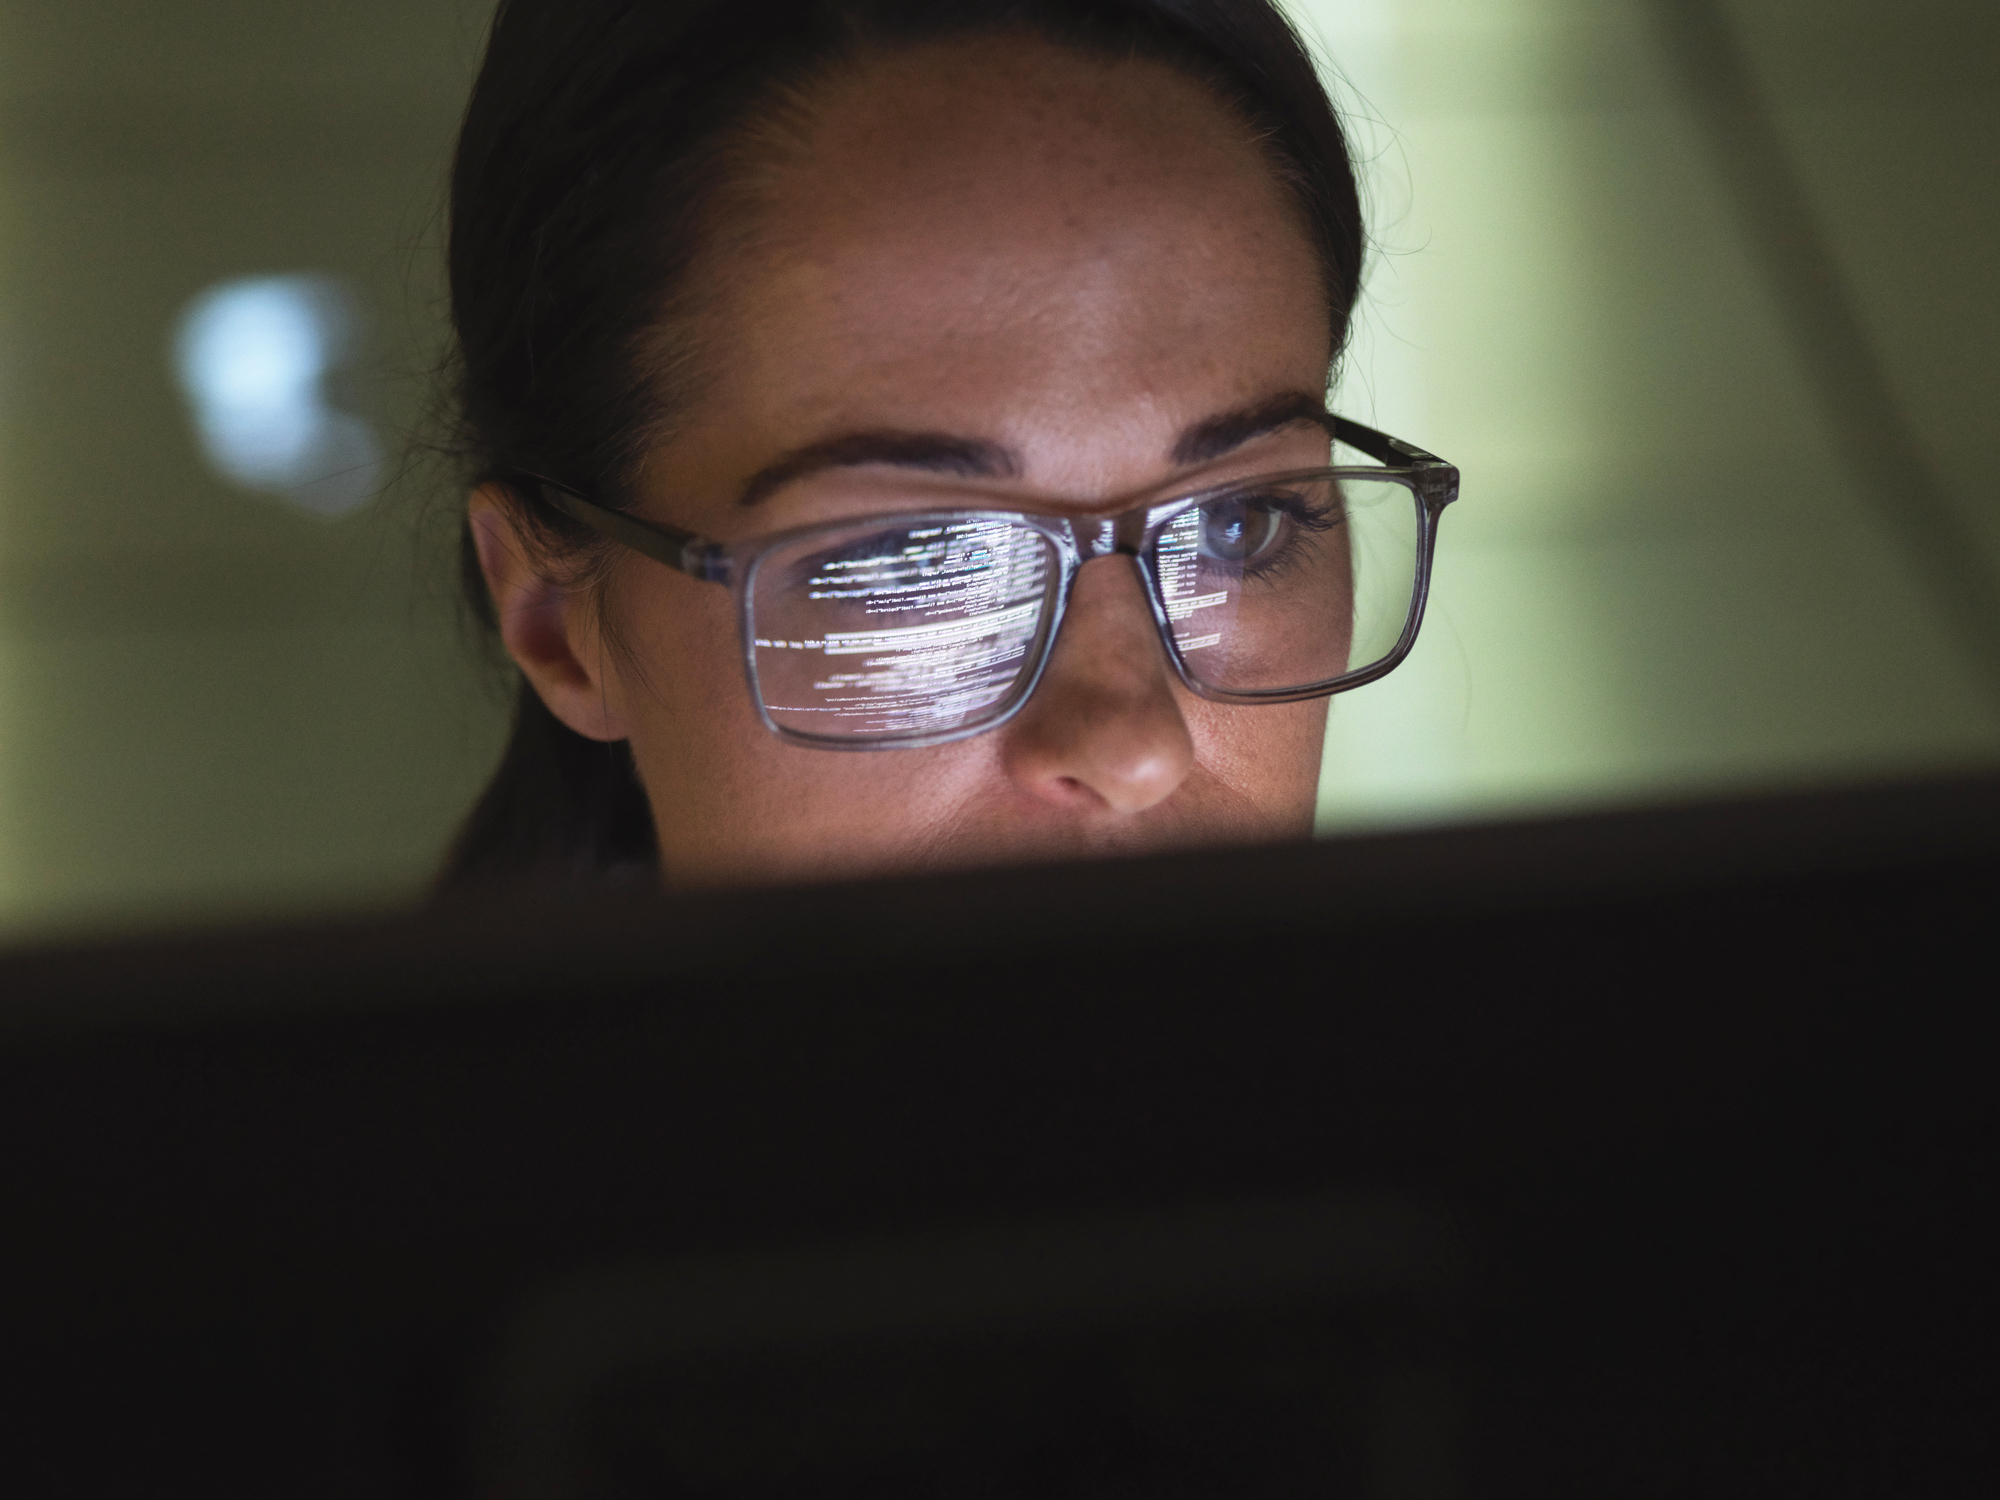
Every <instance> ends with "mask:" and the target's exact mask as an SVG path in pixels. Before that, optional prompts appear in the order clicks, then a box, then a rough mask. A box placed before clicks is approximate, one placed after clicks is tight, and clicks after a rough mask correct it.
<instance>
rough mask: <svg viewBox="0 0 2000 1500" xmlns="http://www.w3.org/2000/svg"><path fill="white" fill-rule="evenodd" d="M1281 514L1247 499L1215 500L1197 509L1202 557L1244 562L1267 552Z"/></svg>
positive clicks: (1276, 537) (1276, 530) (1279, 526)
mask: <svg viewBox="0 0 2000 1500" xmlns="http://www.w3.org/2000/svg"><path fill="white" fill-rule="evenodd" d="M1283 526H1284V516H1283V514H1282V513H1280V512H1279V511H1276V510H1272V509H1270V508H1269V507H1268V506H1264V505H1259V504H1258V503H1256V502H1255V501H1251V500H1218V501H1216V502H1215V503H1214V504H1212V505H1204V506H1203V507H1202V508H1201V536H1200V540H1199V542H1198V543H1197V545H1198V546H1199V548H1200V550H1201V555H1202V556H1203V557H1212V558H1214V559H1215V560H1216V561H1217V562H1225V563H1246V562H1250V561H1253V560H1254V559H1255V558H1257V557H1258V556H1259V555H1260V554H1262V553H1264V552H1266V551H1268V550H1269V549H1270V547H1271V546H1272V544H1273V543H1275V542H1276V541H1277V540H1278V534H1279V532H1280V531H1281V530H1282V529H1283Z"/></svg>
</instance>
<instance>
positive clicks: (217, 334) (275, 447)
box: [174, 275, 382, 515]
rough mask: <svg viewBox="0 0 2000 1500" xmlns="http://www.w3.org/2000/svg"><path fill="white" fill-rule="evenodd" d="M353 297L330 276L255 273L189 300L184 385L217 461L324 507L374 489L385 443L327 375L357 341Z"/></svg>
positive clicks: (180, 346)
mask: <svg viewBox="0 0 2000 1500" xmlns="http://www.w3.org/2000/svg"><path fill="white" fill-rule="evenodd" d="M354 324H355V317H354V301H353V298H352V296H351V295H350V294H349V293H348V291H347V289H346V288H345V287H344V286H343V285H342V284H341V283H340V282H338V281H335V280H333V279H332V278H330V277H326V276H315V275H295V276H253V277H246V278H244V279H242V280H238V281H225V282H222V283H221V284H219V285H217V286H212V287H210V288H209V289H208V290H207V291H204V292H202V293H201V294H200V295H198V296H197V297H195V298H194V299H193V300H192V301H191V302H189V303H188V306H187V310H186V311H185V312H184V313H183V314H182V315H181V321H180V328H179V331H178V335H177V337H176V338H175V341H174V363H175V367H176V370H177V372H178V374H179V376H180V383H181V390H182V392H183V394H185V396H186V397H187V401H188V405H189V407H190V408H191V409H192V414H193V418H194V426H195V432H196V434H197V436H198V437H199V438H200V440H201V446H202V450H203V452H204V453H205V454H206V455H207V457H208V461H209V463H210V464H212V465H213V466H214V468H215V469H216V471H217V472H218V473H220V474H221V475H222V476H223V477H224V478H226V479H228V480H229V481H230V482H231V483H233V484H238V485H241V486H242V487H243V488H244V489H248V490H257V491H260V492H262V493H265V494H271V495H278V496H280V497H282V498H284V499H286V500H289V501H291V502H292V503H294V504H296V505H300V506H303V507H305V508H306V509H307V510H312V511H317V512H319V513H320V514H322V515H339V514H341V513H343V512H345V511H349V510H352V509H354V508H355V507H356V506H358V505H360V504H362V503H363V502H364V501H366V500H367V499H368V498H369V497H370V496H371V495H372V494H373V493H374V492H375V487H376V484H377V482H378V481H379V480H380V478H381V472H382V447H381V444H380V443H379V442H377V440H376V437H375V433H374V431H373V429H372V428H370V427H369V425H368V423H367V422H365V421H363V420H362V419H361V418H360V417H357V416H355V415H353V414H352V413H351V412H345V411H341V410H339V409H338V408H336V407H334V406H332V405H330V404H329V402H328V399H327V391H326V379H327V376H328V375H329V374H330V373H331V372H332V371H334V370H336V369H338V368H339V367H340V366H341V365H342V364H344V363H345V362H346V361H347V359H348V358H349V357H350V355H351V353H352V348H353V343H354Z"/></svg>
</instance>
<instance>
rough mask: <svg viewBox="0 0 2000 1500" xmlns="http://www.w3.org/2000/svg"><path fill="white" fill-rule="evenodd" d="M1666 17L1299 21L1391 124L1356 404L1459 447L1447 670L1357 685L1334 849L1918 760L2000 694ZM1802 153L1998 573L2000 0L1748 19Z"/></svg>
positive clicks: (1460, 11)
mask: <svg viewBox="0 0 2000 1500" xmlns="http://www.w3.org/2000/svg"><path fill="white" fill-rule="evenodd" d="M1661 8H1663V7H1661V6H1658V5H1655V4H1635V3H1628V4H1618V3H1550V0H1378V3H1359V0H1298V4H1297V6H1296V10H1297V12H1298V13H1299V14H1300V15H1301V16H1302V17H1303V18H1304V19H1305V20H1306V21H1307V22H1308V24H1309V25H1310V26H1312V27H1314V28H1316V29H1317V31H1318V33H1319V35H1320V37H1321V38H1322V40H1323V43H1324V45H1325V48H1326V51H1327V53H1328V54H1329V55H1330V56H1331V57H1332V58H1333V59H1334V60H1335V61H1336V63H1337V64H1338V65H1339V66H1340V67H1341V69H1342V71H1343V72H1344V73H1345V74H1346V75H1347V77H1348V80H1349V82H1350V84H1351V85H1352V89H1351V93H1350V97H1354V96H1356V95H1358V96H1359V97H1360V98H1361V99H1363V100H1365V101H1366V104H1367V106H1368V108H1367V109H1364V111H1363V113H1364V115H1365V114H1367V113H1370V112H1372V113H1373V114H1374V115H1376V116H1378V117H1379V118H1380V119H1381V120H1382V121H1383V122H1386V123H1385V125H1381V126H1375V127H1370V126H1367V125H1364V127H1363V129H1362V132H1361V133H1362V136H1363V138H1364V140H1365V142H1366V143H1367V146H1368V148H1369V155H1370V156H1371V157H1372V164H1371V169H1370V176H1371V183H1372V187H1373V190H1374V194H1375V199H1376V210H1377V213H1376V235H1377V238H1378V241H1379V244H1380V252H1381V253H1380V254H1379V256H1378V258H1377V261H1376V264H1375V268H1374V273H1373V275H1372V277H1371V280H1370V282H1369V287H1368V296H1367V298H1366V301H1365V304H1364V310H1363V319H1362V328H1361V334H1360V337H1359V339H1358V341H1357V346H1356V349H1355V352H1354V356H1353V359H1352V362H1351V365H1350V368H1349V371H1348V374H1347V376H1346V378H1345V379H1344V381H1343V383H1342V387H1341V391H1340V400H1341V402H1342V404H1343V406H1345V407H1346V408H1347V409H1348V410H1349V411H1350V412H1351V413H1352V414H1354V415H1357V416H1361V417H1364V418H1366V417H1367V416H1369V415H1373V416H1375V417H1377V418H1378V419H1379V421H1380V423H1381V425H1384V426H1386V427H1388V428H1389V429H1390V430H1391V431H1396V432H1399V433H1400V432H1405V431H1407V434H1408V435H1409V436H1410V437H1411V438H1413V439H1414V440H1416V441H1418V442H1420V443H1423V444H1425V445H1427V446H1429V447H1431V448H1432V449H1433V450H1434V451H1436V452H1438V453H1440V454H1442V455H1443V456H1445V457H1447V458H1449V459H1452V460H1453V461H1455V462H1457V463H1458V464H1460V465H1461V467H1462V468H1463V469H1464V471H1465V480H1464V491H1463V500H1462V503H1461V504H1460V506H1459V507H1457V508H1456V509H1455V510H1453V511H1452V512H1450V513H1449V514H1448V515H1447V517H1446V520H1445V524H1444V527H1443V538H1442V545H1441V550H1440V555H1439V561H1438V568H1437V580H1436V595H1435V601H1436V602H1435V607H1434V610H1433V613H1432V615H1431V618H1430V620H1429V622H1428V624H1427V626H1426V633H1425V637H1424V638H1423V640H1422V641H1421V642H1420V644H1419V646H1418V648H1417V652H1416V654H1415V656H1414V657H1413V658H1412V660H1411V661H1410V662H1409V663H1408V665H1407V666H1406V667H1405V668H1404V669H1403V670H1402V671H1401V672H1399V673H1398V674H1397V675H1396V676H1394V677H1391V678H1389V679H1387V680H1386V681H1384V682H1383V683H1381V684H1379V685H1377V686H1374V687H1370V688H1367V689H1364V690H1362V691H1360V692H1357V693H1355V694H1353V695H1351V696H1349V697H1346V698H1342V699H1338V700H1336V702H1335V708H1334V712H1333V717H1332V720H1331V728H1332V733H1331V736H1330V742H1329V745H1328V753H1327V773H1326V777H1325V779H1324V783H1323V790H1322V818H1321V825H1322V828H1323V829H1327V830H1334V829H1340V828H1353V827H1365V826H1370V825H1378V824H1381V823H1384V822H1399V821H1412V820H1415V821H1425V820H1433V819H1438V818H1444V817H1460V816H1493V815H1505V814H1508V813H1512V812H1518V811H1529V810H1534V809H1537V808H1548V807H1553V806H1565V805H1574V804H1578V803H1589V802H1600V801H1605V800H1612V801H1619V800H1628V799H1633V798H1644V797H1655V796H1660V795H1668V796H1677V795H1690V794H1700V793H1702V792H1705V791H1710V790H1718V789H1723V788H1731V787H1738V788H1740V787H1756V786H1779V785H1788V784H1796V783H1800V782H1808V781H1818V780H1829V779H1830V780H1846V779H1853V778H1865V777H1870V776H1878V775H1884V774H1900V773H1905V772H1911V771H1921V770H1924V769H1929V768H1936V767H1941V766H1954V765H1961V764H1964V763H1967V762H1983V761H1988V760H1990V759H1992V758H1993V757H1994V755H1995V753H1996V750H2000V716H1996V694H1995V692H1994V687H1995V686H1996V684H1995V683H1993V682H1991V681H1985V680H1983V679H1982V678H1981V677H1980V676H1979V675H1978V673H1977V669H1976V667H1975V664H1974V662H1973V660H1972V658H1971V657H1969V656H1968V654H1967V652H1966V651H1965V650H1964V649H1963V645H1962V642H1961V640H1960V639H1959V638H1958V637H1955V636H1954V635H1953V634H1952V632H1951V631H1950V630H1949V629H1948V627H1947V624H1946V621H1945V619H1944V617H1943V615H1942V614H1941V612H1940V611H1939V610H1938V608H1937V607H1936V606H1935V603H1934V601H1933V600H1932V598H1931V597H1930V593H1929V589H1928V585H1927V583H1926V582H1925V581H1923V579H1922V576H1921V575H1920V573H1919V572H1918V571H1917V570H1916V568H1915V567H1914V566H1913V560H1912V554H1911V553H1910V552H1909V550H1908V549H1907V547H1906V546H1905V545H1904V543H1903V541H1902V539H1901V536H1900V534H1899V532H1898V530H1897V529H1896V527H1895V526H1894V525H1893V524H1892V523H1891V521H1890V520H1889V519H1887V518H1886V516H1885V512H1884V510H1883V508H1882V501H1883V499H1884V497H1882V496H1880V495H1878V494H1874V493H1871V492H1870V490H1869V489H1868V488H1866V487H1864V486H1862V485H1861V484H1859V483H1858V482H1857V480H1856V478H1855V477H1854V476H1853V475H1852V474H1851V473H1850V472H1849V471H1848V469H1847V467H1846V463H1845V460H1844V458H1843V456H1842V453H1841V451H1840V450H1839V446H1838V445H1837V443H1836V442H1835V436H1836V434H1835V432H1834V430H1833V429H1832V428H1831V427H1830V426H1829V420H1828V413H1827V412H1826V410H1825V409H1824V408H1823V407H1822V406H1821V405H1820V404H1819V403H1818V402H1817V401H1816V399H1815V396H1814V392H1813V390H1812V387H1811V386H1810V384H1809V382H1808V381H1807V379H1806V378H1805V376H1806V371H1805V370H1804V367H1803V365H1802V363H1801V358H1800V355H1799V353H1798V350H1797V348H1796V347H1795V344H1794V340H1793V338H1792V337H1791V334H1790V330H1789V329H1788V327H1787V326H1786V325H1785V324H1783V323H1782V321H1781V319H1780V317H1779V313H1778V307H1777V305H1776V303H1775V302H1774V299H1773V296H1772V289H1771V285H1770V282H1769V281H1768V279H1767V278H1766V276H1765V274H1764V273H1763V271H1762V269H1761V268H1760V266H1759V264H1758V263H1757V262H1756V260H1755V257H1754V256H1753V255H1752V253H1751V251H1750V247H1749V245H1748V243H1747V241H1746V236H1745V231H1744V227H1743V225H1742V223H1741V222H1740V221H1739V219H1738V216H1737V214H1736V213H1735V212H1734V210H1733V208H1732V205H1731V203H1730V201H1729V199H1728V198H1727V196H1726V194H1725V192H1724V188H1723V185H1722V180H1721V176H1720V173H1719V172H1718V160H1717V157H1716V156H1715V154H1714V151H1713V149H1712V146H1711V143H1710V141H1709V140H1708V139H1707V138H1706V137H1704V135H1703V134H1702V132H1701V129H1700V128H1699V124H1698V120H1697V117H1696V114H1695V112H1694V110H1693V109H1692V108H1691V107H1690V99H1689V94H1688V91H1687V87H1686V82H1685V79H1684V77H1683V76H1682V75H1681V74H1679V73H1677V72H1676V70H1675V68H1674V67H1673V66H1672V64H1671V61H1670V59H1671V56H1672V54H1671V53H1670V52H1669V50H1668V48H1667V47H1666V46H1665V45H1664V33H1663V32H1662V31H1661V29H1660V28H1659V26H1658V24H1657V23H1658V19H1659V17H1658V14H1657V12H1658V10H1659V9H1661ZM1722 10H1723V12H1724V14H1725V16H1726V18H1727V19H1728V20H1729V21H1730V22H1732V23H1733V27H1734V30H1735V34H1736V36H1737V38H1738V39H1739V41H1740V44H1741V48H1742V51H1743V53H1744V55H1745V56H1746V57H1747V60H1748V62H1749V64H1750V69H1751V73H1752V76H1753V79H1754V81H1755V83H1756V84H1757V86H1758V87H1759V89H1760V91H1761V92H1762V94H1763V95H1764V97H1765V99H1766V100H1767V101H1768V102H1769V103H1770V105H1771V107H1772V110H1773V113H1774V114H1775V116H1776V120H1777V123H1778V125H1779V127H1780V134H1781V138H1782V144H1783V146H1784V148H1785V152H1786V155H1787V156H1788V157H1789V158H1790V160H1791V162H1792V164H1793V165H1794V167H1795V169H1796V172H1797V175H1798V177H1799V178H1800V180H1801V181H1802V184H1803V186H1804V187H1805V189H1806V191H1807V194H1808V196H1809V199H1810V203H1811V206H1812V208H1813V210H1814V214H1815V217H1816V218H1817V219H1818V221H1819V222H1820V224H1821V225H1822V226H1823V228H1824V235H1825V239H1826V241H1827V242H1828V244H1829V246H1830V248H1831V250H1832V252H1833V254H1834V257H1835V260H1836V262H1837V265H1838V267H1839V269H1840V271H1841V272H1842V274H1843V277H1844V279H1845V280H1846V282H1847V284H1848V286H1849V287H1850V288H1851V290H1852V292H1853V293H1854V296H1855V299H1856V301H1857V303H1858V307H1859V310H1860V314H1861V320H1862V323H1863V328H1864V332H1865V333H1866V334H1867V335H1868V336H1869V338H1870V339H1871V341H1872V342H1873V343H1874V346H1875V348H1876V351H1877V352H1878V354H1879V357H1880V359H1881V360H1882V362H1883V363H1884V365H1885V366H1886V370H1887V374H1888V377H1889V381H1890V384H1891V385H1892V387H1893V392H1894V394H1895V395H1896V396H1897V397H1899V398H1900V400H1901V402H1902V404H1903V405H1904V407H1905V409H1906V410H1907V412H1908V413H1909V415H1910V417H1911V419H1912V423H1913V425H1914V428H1915V430H1916V433H1917V436H1918V437H1919V439H1920V440H1921V442H1922V444H1923V446H1924V448H1925V450H1926V453H1927V456H1928V457H1929V458H1930V459H1931V461H1932V462H1933V463H1935V464H1936V465H1937V467H1938V469H1939V471H1940V473H1941V476H1942V478H1943V480H1944V484H1945V488H1946V489H1947V491H1948V496H1947V498H1948V500H1949V502H1950V503H1951V504H1952V505H1953V507H1954V508H1955V515H1956V516H1957V518H1958V519H1959V520H1960V522H1961V523H1962V525H1963V527H1964V529H1965V530H1966V531H1968V532H1969V533H1971V535H1972V537H1973V539H1974V541H1975V542H1976V543H1978V544H1980V546H1981V548H1982V550H1983V551H1984V553H1985V560H1986V561H1987V563H1988V564H1989V565H1990V564H1993V563H1995V562H1996V561H2000V504H1996V500H2000V493H1997V492H1996V484H1995V480H1994V477H1993V472H1992V469H1991V466H1990V462H1989V461H1988V459H1987V455H1986V451H1985V450H1986V447H1987V444H1986V441H1985V439H1986V437H1987V434H1988V433H1989V431H1990V430H1991V428H1992V425H1993V424H1992V419H1991V417H1990V415H1989V414H1990V412H1991V411H1992V410H1993V407H1994V403H1995V399H1996V397H2000V358H1996V354H1995V350H1996V348H2000V299H1996V298H1995V296H1994V294H1993V290H1992V281H1991V278H1992V272H1991V269H1990V267H1991V263H1992V256H1993V246H1994V240H1995V232H1996V230H2000V192H1996V189H1995V184H1994V173H1993V167H1992V164H1993V162H1994V160H1995V159H1996V154H1997V153H2000V8H1996V7H1993V6H1991V5H1985V4H1977V3H1963V0H1961V3H1940V0H1919V3H1913V4H1904V5H1897V6H1893V7H1891V6H1880V5H1868V4H1862V3H1858V0H1754V3H1750V0H1735V3H1731V4H1725V5H1724V6H1722Z"/></svg>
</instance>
